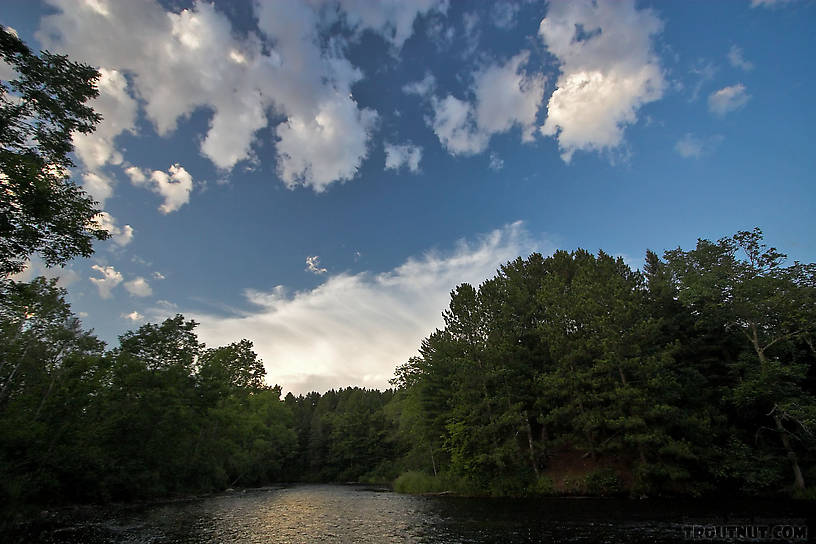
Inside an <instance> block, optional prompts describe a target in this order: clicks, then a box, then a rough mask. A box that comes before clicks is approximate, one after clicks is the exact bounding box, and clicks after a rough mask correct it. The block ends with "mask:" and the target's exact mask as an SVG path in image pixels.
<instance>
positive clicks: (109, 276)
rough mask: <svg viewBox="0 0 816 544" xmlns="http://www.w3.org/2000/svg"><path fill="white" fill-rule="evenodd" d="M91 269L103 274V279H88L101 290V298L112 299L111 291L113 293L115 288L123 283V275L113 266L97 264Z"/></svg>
mask: <svg viewBox="0 0 816 544" xmlns="http://www.w3.org/2000/svg"><path fill="white" fill-rule="evenodd" d="M91 268H92V269H93V270H96V271H97V272H99V273H100V274H102V277H101V278H88V279H90V280H91V282H92V283H93V284H94V285H96V287H97V289H99V296H100V297H102V298H110V297H111V291H113V289H114V287H116V286H117V285H119V284H120V283H122V274H121V273H119V271H117V270H116V269H115V268H114V267H112V266H99V265H97V264H95V265H93V266H92V267H91Z"/></svg>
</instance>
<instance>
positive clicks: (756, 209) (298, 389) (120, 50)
mask: <svg viewBox="0 0 816 544" xmlns="http://www.w3.org/2000/svg"><path fill="white" fill-rule="evenodd" d="M0 23H1V24H3V25H6V26H10V27H12V28H13V29H14V30H15V31H16V32H17V33H18V34H19V36H20V37H21V38H22V39H23V40H24V41H25V42H26V43H27V44H29V46H30V47H32V48H33V49H36V50H39V49H48V50H50V51H52V52H59V53H65V54H68V55H69V56H70V57H71V58H72V59H73V60H76V61H81V62H84V63H87V64H90V65H93V66H95V67H97V68H98V69H99V71H100V74H101V75H100V79H99V83H98V86H99V90H100V95H99V97H98V98H97V99H96V100H95V101H94V103H93V106H94V108H95V109H96V110H97V111H98V112H99V113H101V114H102V116H103V117H104V120H103V121H102V122H101V124H100V125H99V126H98V128H97V130H96V132H94V133H93V134H90V135H78V136H76V137H75V138H74V144H75V158H76V160H75V162H76V164H77V167H76V169H75V170H74V171H73V178H74V179H75V180H76V181H77V182H78V183H80V184H82V186H83V187H84V188H85V190H86V191H87V192H88V193H90V194H91V195H92V196H93V197H94V198H95V199H96V200H97V201H99V202H100V207H101V209H103V210H104V213H103V214H101V215H100V217H99V221H100V223H101V224H103V225H105V226H106V227H107V228H108V229H109V230H110V231H111V233H112V234H113V236H112V238H111V239H110V240H107V241H104V242H99V243H97V244H96V245H95V254H94V255H93V257H91V258H88V259H76V260H74V261H72V262H71V263H69V264H68V265H67V266H66V267H65V268H62V269H56V270H54V269H50V270H45V269H44V268H43V266H42V262H41V261H40V260H39V259H38V258H36V257H35V258H34V259H32V261H31V263H30V265H29V267H28V269H27V270H26V271H25V272H24V273H23V274H21V275H20V276H19V279H23V280H24V279H28V278H31V277H33V276H34V275H39V274H46V275H50V276H53V275H59V276H60V278H61V279H60V283H61V285H63V286H65V287H66V288H67V289H68V292H69V296H68V298H69V301H70V302H71V304H72V308H73V310H74V312H75V313H77V314H78V315H79V316H80V317H81V319H82V321H83V324H84V325H85V326H86V327H89V328H93V329H94V331H95V332H96V334H97V335H98V336H99V337H100V338H101V339H103V340H105V341H106V342H108V343H109V345H111V346H115V345H116V342H117V338H118V336H119V335H121V334H123V333H124V332H126V331H128V330H135V329H136V328H138V327H139V326H141V325H143V324H145V323H148V322H152V323H156V322H159V321H161V320H162V319H165V318H167V317H171V316H173V315H175V314H176V313H182V314H184V315H185V317H187V318H188V319H194V320H195V321H197V322H199V323H200V325H199V326H198V328H197V332H198V335H199V338H200V340H201V341H203V342H205V343H206V344H207V345H208V346H209V347H216V346H221V345H225V344H228V343H230V342H234V341H238V340H240V339H242V338H247V339H249V340H251V341H252V342H253V343H254V346H255V350H256V352H257V353H258V354H259V356H260V357H261V358H262V359H263V361H264V364H265V367H266V370H267V381H268V382H269V383H270V384H280V385H281V386H282V387H283V389H284V391H292V392H294V393H296V394H297V393H306V392H308V391H310V390H317V391H320V392H322V391H325V390H327V389H329V388H337V387H345V386H351V385H357V386H361V387H370V388H384V387H388V380H389V379H390V378H391V377H392V376H393V373H394V369H395V367H396V366H397V365H399V364H402V363H404V362H406V361H407V360H408V358H409V357H411V356H412V355H415V354H416V352H417V349H418V347H419V345H420V342H421V341H422V339H423V338H424V337H426V336H428V335H429V334H430V333H431V332H433V330H434V329H435V328H437V327H440V326H441V325H442V311H443V310H444V308H445V307H446V306H447V303H448V301H449V293H450V290H451V289H452V288H454V287H455V286H456V285H457V284H459V283H463V282H469V283H471V284H474V285H475V284H478V283H479V282H481V281H483V280H485V279H487V278H489V277H491V276H493V275H494V274H495V272H496V269H497V268H498V267H499V266H500V265H501V264H503V263H504V262H507V261H508V260H511V259H514V258H515V257H517V256H523V257H526V256H527V255H529V254H530V253H531V252H540V253H542V254H545V255H547V254H550V253H552V252H553V251H555V250H556V249H565V250H568V251H571V250H574V249H577V248H579V247H580V248H584V249H587V250H589V251H592V252H597V251H598V250H601V249H602V250H604V251H606V252H607V253H610V254H613V255H619V256H621V257H622V258H623V259H624V260H625V261H626V262H627V263H628V264H630V265H631V266H632V267H635V268H637V267H640V266H641V265H642V262H643V256H644V255H645V252H646V250H647V249H651V250H653V251H656V252H658V253H659V254H662V252H663V251H665V250H667V249H672V248H676V247H682V248H685V249H691V248H693V247H694V244H695V243H696V240H697V239H698V238H707V239H711V240H716V239H719V238H721V237H724V236H729V235H731V234H733V233H735V232H737V231H739V230H748V229H752V228H753V227H755V226H759V227H760V228H761V229H762V230H763V232H764V233H765V237H766V241H767V242H768V243H769V244H770V245H773V246H775V247H777V248H778V249H779V250H781V251H782V252H785V253H787V254H788V255H789V259H790V260H789V262H792V261H793V260H799V261H802V262H813V261H816V187H814V181H815V179H814V172H816V149H814V141H816V138H814V135H815V134H814V128H813V127H814V126H816V107H814V100H813V95H814V93H813V89H814V87H816V60H814V55H813V52H814V51H816V33H814V31H813V28H814V23H816V2H811V1H806V0H788V1H782V0H776V1H773V0H753V1H748V0H746V1H737V0H733V1H721V2H711V1H684V2H668V1H665V2H663V1H660V2H647V1H644V2H634V1H632V0H628V1H627V0H616V1H600V0H598V1H597V2H592V1H579V0H576V1H569V2H567V1H552V2H549V3H548V2H530V1H527V2H522V1H518V2H508V1H501V0H498V1H495V2H481V1H458V0H457V1H449V2H448V1H440V0H415V1H413V2H412V1H400V0H384V1H382V2H371V1H369V0H308V1H307V0H299V1H285V0H276V1H274V2H271V1H270V2H267V1H258V2H250V1H238V0H236V1H216V2H215V3H211V2H203V1H201V2H187V1H182V0H167V1H156V0H144V1H133V0H118V1H116V0H47V1H45V2H35V1H26V2H24V1H22V0H19V1H10V2H4V3H3V7H2V10H0ZM10 73H11V72H9V69H8V67H7V66H0V75H2V77H3V78H4V79H7V78H8V77H10V76H9V74H10Z"/></svg>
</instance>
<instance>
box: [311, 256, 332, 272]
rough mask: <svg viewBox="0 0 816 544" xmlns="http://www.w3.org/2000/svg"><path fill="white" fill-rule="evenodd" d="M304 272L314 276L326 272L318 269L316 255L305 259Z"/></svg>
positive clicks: (318, 258)
mask: <svg viewBox="0 0 816 544" xmlns="http://www.w3.org/2000/svg"><path fill="white" fill-rule="evenodd" d="M306 270H308V271H309V272H313V273H315V274H325V273H326V272H328V271H327V270H326V269H325V268H320V257H318V256H317V255H311V256H309V257H306Z"/></svg>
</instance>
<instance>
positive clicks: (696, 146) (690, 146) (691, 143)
mask: <svg viewBox="0 0 816 544" xmlns="http://www.w3.org/2000/svg"><path fill="white" fill-rule="evenodd" d="M722 141H723V137H722V136H720V135H715V136H711V137H708V138H701V137H698V136H695V135H694V134H692V133H690V132H688V133H686V134H685V135H683V137H682V138H680V139H679V140H677V143H675V144H674V150H675V151H676V152H677V154H678V155H680V156H681V157H683V158H685V159H699V158H700V157H702V156H703V155H707V154H709V153H711V152H712V151H713V150H714V149H716V148H717V146H718V145H720V143H721V142H722Z"/></svg>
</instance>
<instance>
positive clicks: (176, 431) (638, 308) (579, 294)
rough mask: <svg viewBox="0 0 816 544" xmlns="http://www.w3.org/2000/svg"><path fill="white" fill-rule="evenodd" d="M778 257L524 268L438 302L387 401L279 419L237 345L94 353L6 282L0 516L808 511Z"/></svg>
mask: <svg viewBox="0 0 816 544" xmlns="http://www.w3.org/2000/svg"><path fill="white" fill-rule="evenodd" d="M783 259H784V255H782V254H781V253H779V252H778V251H777V250H776V249H774V248H768V247H767V246H766V245H764V243H763V238H762V233H761V231H760V230H759V229H754V230H753V231H745V232H739V233H737V234H736V235H734V236H733V237H730V238H724V239H722V240H719V241H717V242H711V241H708V240H699V241H698V244H697V247H696V248H694V249H692V250H688V251H685V250H682V249H679V248H678V249H674V250H670V251H667V252H665V254H664V255H663V257H662V258H661V257H659V256H658V255H657V254H655V253H653V252H651V251H649V252H647V254H646V260H645V265H644V267H643V271H640V270H632V269H631V268H630V267H629V266H627V265H626V264H625V263H624V262H623V261H622V259H620V258H617V259H616V258H613V257H612V256H610V255H608V254H606V253H604V252H599V253H598V254H597V255H594V254H591V253H589V252H587V251H584V250H580V249H579V250H576V251H573V252H566V251H557V252H555V253H554V254H553V255H551V256H549V257H544V256H542V255H540V254H532V255H530V256H529V257H528V258H526V259H522V258H518V259H516V260H514V261H511V262H508V263H506V264H505V265H503V266H502V267H501V268H500V269H499V270H498V271H497V274H496V275H495V276H494V277H493V278H490V279H488V280H486V281H485V282H483V283H482V284H481V285H479V286H478V287H473V286H471V285H468V284H461V285H459V286H458V287H456V289H454V290H453V291H452V292H451V298H450V305H449V307H448V308H447V309H446V310H445V311H444V312H443V316H444V323H445V325H444V327H443V328H442V329H438V330H435V331H433V332H431V333H430V334H429V335H428V337H427V338H425V340H424V341H423V342H422V344H421V346H418V347H419V350H418V355H417V356H416V357H412V358H411V359H409V360H408V361H406V362H405V363H404V364H403V365H401V366H399V367H398V368H397V369H396V373H395V377H394V379H393V380H392V384H393V389H389V390H387V391H377V390H367V389H361V388H357V387H349V388H344V389H340V390H336V391H335V390H330V391H327V392H325V393H322V394H321V393H318V392H312V393H309V394H307V395H300V396H297V397H296V396H294V395H292V394H291V393H289V394H287V395H286V396H285V397H283V398H281V387H280V386H278V385H275V386H270V385H268V384H266V383H265V381H264V374H265V371H264V366H263V362H262V361H261V360H260V359H259V358H258V356H257V354H256V353H255V352H254V351H253V346H252V343H251V342H250V341H248V340H241V341H239V342H236V343H233V344H230V345H227V346H220V347H214V348H210V347H207V346H205V345H203V344H202V343H201V342H199V340H198V338H197V336H196V332H195V327H196V323H195V322H193V321H188V320H185V318H184V317H183V316H181V315H177V316H175V317H174V318H171V319H167V320H166V321H164V322H163V323H159V324H146V325H143V326H141V327H139V328H138V329H137V330H135V331H129V332H126V333H125V334H123V335H121V336H120V338H119V345H118V346H115V347H112V348H108V347H106V346H105V345H104V343H103V342H101V341H100V340H98V339H97V338H95V337H94V335H93V334H92V333H91V332H89V331H86V330H84V329H83V328H82V324H81V323H80V321H79V319H78V318H77V317H76V316H74V315H73V314H72V312H71V309H70V306H69V305H68V303H67V302H66V301H65V296H66V292H65V291H64V290H63V289H61V288H59V287H58V286H57V285H56V280H53V279H52V280H47V279H45V278H37V279H35V280H33V281H31V282H28V283H26V282H15V281H12V280H10V279H6V280H4V281H3V283H2V297H0V300H2V307H1V309H0V312H2V314H1V315H0V318H1V319H2V322H1V324H2V330H0V334H2V342H1V343H0V346H2V347H0V358H1V359H0V365H1V366H0V482H2V483H1V484H0V486H2V487H0V489H2V491H1V492H2V503H3V504H5V505H26V504H54V503H71V502H97V501H99V502H105V501H110V500H132V499H143V498H152V497H164V496H168V495H179V494H189V493H202V492H211V491H217V490H223V489H226V488H230V487H239V486H242V487H243V486H259V485H264V484H270V483H277V482H293V481H309V482H376V483H385V484H392V485H394V486H395V488H396V489H397V490H401V491H407V492H441V491H451V492H456V493H462V494H472V495H493V496H531V495H564V494H580V495H628V496H633V497H641V496H678V495H682V496H701V495H711V494H717V493H727V494H729V495H733V494H742V495H779V494H782V495H786V496H788V495H793V496H798V497H812V493H811V492H810V490H811V488H810V487H808V486H809V485H810V484H812V482H813V479H814V478H815V477H816V464H814V461H816V437H814V434H813V432H814V424H816V397H814V391H815V390H816V372H814V361H815V360H816V349H814V348H815V347H816V345H815V344H816V337H815V336H814V332H816V331H815V330H814V323H816V320H814V312H816V298H814V295H816V266H814V265H813V264H800V263H793V264H792V265H788V266H783ZM272 363H273V364H274V362H272Z"/></svg>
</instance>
